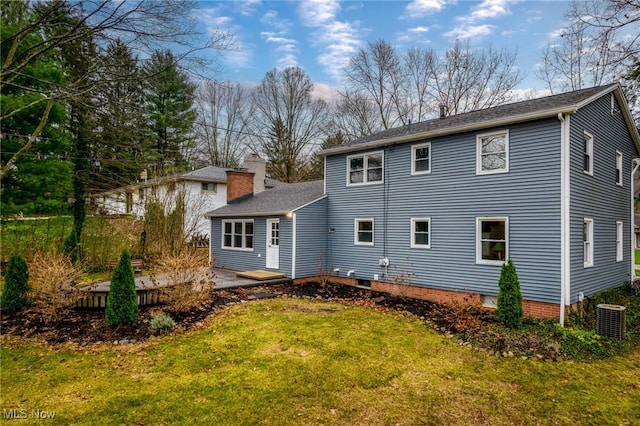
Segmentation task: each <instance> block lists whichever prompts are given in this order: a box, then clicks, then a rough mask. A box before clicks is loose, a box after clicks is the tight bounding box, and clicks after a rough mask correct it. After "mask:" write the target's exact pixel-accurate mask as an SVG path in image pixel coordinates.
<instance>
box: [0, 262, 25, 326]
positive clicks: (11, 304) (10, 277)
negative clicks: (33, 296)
mask: <svg viewBox="0 0 640 426" xmlns="http://www.w3.org/2000/svg"><path fill="white" fill-rule="evenodd" d="M28 280H29V267H28V266H27V262H25V260H24V259H23V258H21V257H20V256H13V257H11V259H9V264H8V265H7V274H6V275H5V282H4V290H3V292H2V298H1V299H0V307H2V312H6V313H14V312H18V311H19V310H20V309H22V308H24V307H26V306H29V305H30V304H31V302H30V300H29V299H28V298H27V291H28V290H29V287H28V286H27V281H28Z"/></svg>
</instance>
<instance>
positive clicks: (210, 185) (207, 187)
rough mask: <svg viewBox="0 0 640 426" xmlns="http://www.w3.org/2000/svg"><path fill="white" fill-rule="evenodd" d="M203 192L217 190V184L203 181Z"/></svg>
mask: <svg viewBox="0 0 640 426" xmlns="http://www.w3.org/2000/svg"><path fill="white" fill-rule="evenodd" d="M202 192H216V184H215V183H211V182H202Z"/></svg>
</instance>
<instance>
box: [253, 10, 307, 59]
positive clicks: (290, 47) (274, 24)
mask: <svg viewBox="0 0 640 426" xmlns="http://www.w3.org/2000/svg"><path fill="white" fill-rule="evenodd" d="M260 22H262V23H263V24H265V25H268V26H269V27H270V29H271V31H263V32H261V33H260V37H262V39H263V40H265V41H266V42H267V43H271V44H272V45H273V52H274V53H275V54H276V67H277V68H279V69H283V68H287V67H292V66H296V65H298V58H297V55H298V42H297V41H296V40H295V39H292V38H290V37H287V34H288V33H289V30H290V28H291V21H289V20H287V19H282V18H280V17H279V16H278V12H276V11H275V10H269V11H267V12H266V13H265V14H264V15H262V17H261V18H260Z"/></svg>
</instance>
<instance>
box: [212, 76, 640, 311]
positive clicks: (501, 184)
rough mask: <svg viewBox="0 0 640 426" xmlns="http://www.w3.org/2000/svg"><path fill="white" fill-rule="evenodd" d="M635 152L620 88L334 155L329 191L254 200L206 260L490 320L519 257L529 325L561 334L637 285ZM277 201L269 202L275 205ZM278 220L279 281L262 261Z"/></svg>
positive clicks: (358, 145) (474, 117) (404, 130)
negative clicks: (487, 312) (288, 199)
mask: <svg viewBox="0 0 640 426" xmlns="http://www.w3.org/2000/svg"><path fill="white" fill-rule="evenodd" d="M639 152H640V136H639V135H638V132H637V130H636V128H635V126H634V124H633V120H632V118H631V115H630V112H629V109H628V106H627V104H626V101H625V99H624V96H623V93H622V91H621V88H620V86H619V85H617V84H616V85H609V86H603V87H595V88H590V89H584V90H579V91H574V92H569V93H563V94H559V95H555V96H548V97H545V98H540V99H533V100H529V101H524V102H518V103H513V104H508V105H503V106H498V107H494V108H489V109H485V110H480V111H474V112H470V113H464V114H459V115H454V116H449V117H441V118H439V119H434V120H430V121H426V122H422V123H416V124H412V125H408V126H404V127H400V128H396V129H389V130H386V131H383V132H380V133H377V134H374V135H370V136H367V137H364V138H361V139H357V140H354V141H351V142H347V143H344V144H342V145H340V146H337V147H334V148H330V149H328V150H326V151H324V155H325V182H324V184H325V188H324V192H323V193H322V192H312V191H309V196H308V197H305V198H304V199H301V200H299V202H298V203H297V204H300V205H295V206H293V205H287V206H286V208H276V209H274V210H273V211H270V210H271V209H270V208H258V209H254V208H253V204H252V199H251V197H250V195H245V196H244V198H241V199H239V200H237V201H238V202H237V203H236V204H235V205H233V207H232V206H228V207H224V208H222V209H220V210H216V211H213V212H210V213H209V214H208V216H209V217H211V219H212V224H211V225H212V234H211V235H212V239H211V252H212V255H213V256H215V257H216V259H217V260H218V265H219V266H227V267H229V268H232V269H252V268H270V267H273V269H279V270H280V271H282V272H285V273H286V274H287V276H289V277H290V278H293V279H295V280H296V281H303V280H314V279H318V276H319V275H323V274H326V273H327V272H330V273H331V274H332V275H333V277H332V280H333V281H338V282H343V283H345V284H351V285H360V286H364V287H370V288H371V289H372V290H379V291H387V292H392V293H400V294H403V295H407V296H413V297H420V298H426V299H432V300H438V301H454V302H455V301H459V302H480V303H483V304H484V305H487V306H495V300H496V295H497V293H498V279H499V276H500V269H501V265H502V264H503V262H504V261H505V260H506V259H508V258H512V259H513V260H514V262H515V265H516V267H517V271H518V275H519V278H520V284H521V289H522V293H523V298H524V309H525V313H526V314H529V315H535V316H545V317H556V318H557V317H560V320H561V322H562V321H563V318H564V313H565V309H564V308H562V309H561V308H560V307H561V306H562V307H564V306H569V305H572V304H574V303H576V302H578V301H579V300H581V299H582V298H583V297H589V296H591V295H593V294H594V293H597V292H599V291H601V290H604V289H606V288H610V287H614V286H618V285H621V284H622V283H624V282H625V281H629V280H630V278H631V271H632V268H633V243H632V241H633V240H634V239H633V234H634V229H633V210H632V200H633V184H632V177H631V176H632V170H633V169H634V161H633V160H634V158H636V157H637V156H638V153H639ZM314 185H317V184H314ZM287 188H289V190H290V191H295V190H296V187H294V186H288V187H287ZM278 190H279V192H277V193H276V192H274V191H273V190H271V191H267V192H265V193H264V194H260V195H261V197H260V198H264V199H267V198H268V197H269V196H270V194H272V195H273V196H274V199H273V200H272V201H271V202H272V204H271V205H273V206H278V201H277V200H278V198H279V197H280V196H281V195H280V194H283V191H284V192H286V191H287V190H286V189H285V188H284V187H283V188H278ZM255 198H258V197H255ZM232 201H233V200H232ZM283 207H284V206H283ZM286 211H289V212H290V215H289V216H288V215H287V214H285V212H286ZM276 219H277V223H279V226H280V230H281V232H280V234H279V241H278V246H279V250H280V261H279V262H278V264H277V267H275V266H276V264H275V263H274V264H270V263H268V262H267V261H268V256H267V250H268V249H267V244H268V240H269V238H267V236H268V235H269V234H272V233H273V226H274V225H273V223H274V222H273V221H275V220H276ZM248 224H250V225H248ZM285 228H286V230H287V231H286V234H285V233H284V229H285ZM247 241H251V243H250V244H248V243H246V242H247ZM307 250H310V255H307V253H306V251H307ZM316 265H317V266H316Z"/></svg>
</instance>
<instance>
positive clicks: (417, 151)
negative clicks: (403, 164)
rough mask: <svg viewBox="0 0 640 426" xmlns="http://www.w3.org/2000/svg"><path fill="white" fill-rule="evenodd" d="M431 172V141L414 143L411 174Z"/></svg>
mask: <svg viewBox="0 0 640 426" xmlns="http://www.w3.org/2000/svg"><path fill="white" fill-rule="evenodd" d="M427 173H431V143H430V142H427V143H423V144H420V145H413V146H412V147H411V174H412V175H422V174H427Z"/></svg>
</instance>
